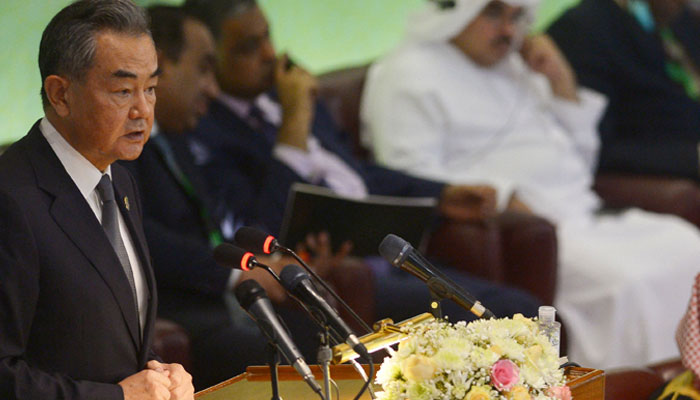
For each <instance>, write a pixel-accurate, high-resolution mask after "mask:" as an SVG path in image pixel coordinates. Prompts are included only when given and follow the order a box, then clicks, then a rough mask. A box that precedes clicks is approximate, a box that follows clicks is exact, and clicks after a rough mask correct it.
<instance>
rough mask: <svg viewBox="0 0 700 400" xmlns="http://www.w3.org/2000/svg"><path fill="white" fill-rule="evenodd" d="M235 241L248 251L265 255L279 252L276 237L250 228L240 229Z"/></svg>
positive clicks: (234, 238)
mask: <svg viewBox="0 0 700 400" xmlns="http://www.w3.org/2000/svg"><path fill="white" fill-rule="evenodd" d="M233 240H234V241H235V242H236V244H238V245H239V246H241V247H243V248H244V249H246V250H248V251H255V252H263V253H265V254H270V253H271V252H273V251H275V250H277V246H278V244H277V239H275V237H274V236H272V235H268V234H267V233H265V232H263V231H261V230H259V229H255V228H251V227H249V226H244V227H242V228H240V229H238V230H237V231H236V234H235V235H234V237H233Z"/></svg>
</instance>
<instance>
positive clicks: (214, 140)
mask: <svg viewBox="0 0 700 400" xmlns="http://www.w3.org/2000/svg"><path fill="white" fill-rule="evenodd" d="M185 9H186V10H187V11H188V12H190V13H192V14H193V15H197V16H198V17H199V18H201V19H202V20H204V21H205V22H206V23H207V25H208V26H209V27H210V28H211V30H212V32H213V33H214V36H215V38H216V39H217V46H218V59H217V78H218V81H219V85H220V86H221V88H222V91H223V93H222V94H221V95H220V96H219V97H218V98H217V100H216V101H215V102H213V103H212V105H211V107H210V110H209V113H208V115H207V116H206V117H204V118H203V119H202V121H201V122H200V124H199V126H198V128H197V130H196V133H195V134H194V135H193V137H192V140H193V152H194V156H195V160H196V162H197V163H198V164H200V165H201V166H202V167H203V168H204V171H205V177H206V179H207V182H208V183H209V184H210V187H211V189H212V191H213V194H214V197H215V198H216V199H218V200H219V201H220V203H219V204H220V205H221V206H222V207H223V208H226V209H228V210H231V211H232V212H233V215H236V216H239V217H241V216H247V217H248V218H249V219H248V220H249V221H255V222H257V223H258V224H260V225H262V226H264V227H265V228H266V229H268V230H269V231H271V232H277V231H278V230H279V228H280V224H281V220H282V215H283V212H284V208H285V204H286V199H287V194H288V192H289V188H290V186H291V185H292V184H293V183H295V182H305V183H312V184H318V185H324V186H327V187H330V188H331V189H333V190H335V191H336V192H337V193H340V194H343V195H347V196H354V197H362V196H364V195H366V194H368V193H371V194H381V195H394V196H432V197H439V198H440V199H441V203H440V209H441V211H443V212H444V213H449V214H450V215H455V214H456V215H458V216H460V217H462V218H465V217H475V216H484V215H487V214H490V213H492V212H493V210H494V207H495V204H494V203H495V197H494V192H493V191H491V190H490V189H488V188H484V187H463V186H447V185H445V184H443V183H440V182H432V181H427V180H422V179H417V178H413V177H410V176H408V175H405V174H403V173H399V172H396V171H393V170H389V169H385V168H381V167H378V166H376V165H374V164H371V163H367V162H363V161H361V160H358V159H357V158H355V157H354V156H353V155H352V152H351V150H350V147H349V144H348V141H347V138H346V137H345V136H343V134H342V133H341V132H340V131H339V130H338V128H337V127H336V126H335V124H334V123H333V121H332V119H331V117H330V115H329V114H328V112H327V111H326V109H325V108H324V107H323V106H322V105H321V104H320V103H319V102H317V101H316V100H315V96H314V91H315V88H316V82H315V79H314V78H313V77H312V76H311V75H309V74H308V73H307V72H306V71H304V70H303V69H301V68H300V67H298V66H295V65H293V64H291V63H290V62H289V60H288V59H286V57H282V58H277V57H276V56H275V52H274V48H273V47H272V44H271V42H270V37H269V29H268V25H267V21H266V19H265V17H264V15H263V14H262V12H261V10H260V9H259V8H258V6H257V4H256V2H255V1H251V0H233V1H232V0H190V1H188V2H186V3H185ZM230 225H235V221H233V223H231V224H230ZM375 264H376V265H375ZM373 267H374V272H375V275H376V276H375V286H376V288H377V290H376V292H377V309H376V315H377V316H378V317H382V318H383V317H392V318H394V319H395V320H400V319H402V318H405V317H409V316H413V315H415V314H417V313H420V312H424V311H426V305H427V304H428V303H429V301H430V297H429V293H428V290H427V288H425V285H424V284H423V283H422V282H420V281H418V280H417V279H416V278H414V277H413V276H410V275H408V274H406V273H403V272H402V271H399V270H397V269H394V268H393V267H389V266H388V264H386V263H384V262H379V263H373ZM446 272H447V273H448V274H450V275H451V276H452V277H453V278H454V279H455V280H457V281H458V282H459V283H460V284H461V285H462V286H464V287H465V288H467V290H469V291H471V292H472V293H473V294H474V295H475V296H476V297H477V298H479V299H480V300H481V301H482V303H484V304H485V305H486V306H487V307H489V308H491V310H492V311H493V312H494V313H495V314H496V315H499V316H510V315H512V314H513V313H515V312H523V313H525V314H527V315H534V314H535V313H536V309H537V301H536V300H534V299H533V298H532V297H530V296H529V295H526V294H525V293H521V292H518V291H516V290H514V289H508V288H503V287H498V286H496V285H493V284H491V283H488V282H484V281H479V280H477V279H473V278H471V277H467V276H466V275H464V274H461V273H457V272H456V271H453V270H447V271H446ZM358 284H359V283H358ZM446 303H447V304H445V310H446V314H447V315H449V316H450V317H452V318H453V319H465V318H466V319H469V318H471V316H470V314H468V313H466V312H465V311H464V310H462V309H459V308H458V307H456V306H455V305H454V304H451V303H450V302H446Z"/></svg>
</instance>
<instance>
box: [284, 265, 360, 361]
mask: <svg viewBox="0 0 700 400" xmlns="http://www.w3.org/2000/svg"><path fill="white" fill-rule="evenodd" d="M280 283H282V286H284V288H285V289H287V291H288V292H290V293H292V294H293V295H294V296H295V297H297V298H298V299H300V300H301V301H303V302H304V304H306V306H307V307H309V309H311V310H315V311H317V312H320V313H321V315H322V316H323V319H324V320H325V321H326V322H327V323H328V324H329V325H331V326H332V327H333V329H334V330H335V331H336V332H337V333H338V334H339V335H340V337H341V338H342V339H343V341H345V343H347V344H348V346H350V347H351V348H352V349H353V350H354V351H355V352H356V353H357V354H359V355H360V356H361V357H363V358H365V359H369V352H368V351H367V348H366V347H365V345H364V344H362V342H360V340H359V339H358V338H357V336H356V335H355V332H353V331H352V329H350V327H349V326H348V325H347V324H346V323H345V321H343V319H342V318H340V316H339V315H338V312H337V311H336V310H335V309H334V308H333V307H331V305H330V304H328V302H327V301H326V300H325V299H324V298H323V297H322V296H321V295H320V294H319V293H318V292H317V291H316V289H315V288H314V286H313V284H312V283H311V277H310V276H309V274H307V273H306V272H304V270H302V269H301V268H300V267H299V266H297V265H294V264H290V265H287V266H286V267H284V268H283V269H282V272H281V273H280Z"/></svg>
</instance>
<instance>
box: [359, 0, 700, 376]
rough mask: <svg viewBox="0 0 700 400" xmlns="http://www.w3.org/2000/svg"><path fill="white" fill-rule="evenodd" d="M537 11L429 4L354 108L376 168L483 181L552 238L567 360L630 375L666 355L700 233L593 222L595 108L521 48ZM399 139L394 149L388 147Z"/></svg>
mask: <svg viewBox="0 0 700 400" xmlns="http://www.w3.org/2000/svg"><path fill="white" fill-rule="evenodd" d="M536 3H537V1H536V0H508V1H498V0H494V1H489V0H478V1H473V0H457V1H455V2H441V1H438V2H432V3H431V4H430V5H429V6H428V7H427V8H426V9H425V10H424V11H423V12H422V13H420V14H419V15H418V16H417V17H416V18H415V19H414V20H412V21H411V24H409V30H408V33H407V35H406V38H405V40H404V42H403V43H402V44H401V45H400V46H399V48H397V49H396V50H395V51H394V52H392V53H390V54H389V55H388V56H386V57H385V58H384V59H382V60H380V61H379V62H377V63H376V64H374V65H373V66H372V68H371V70H370V72H369V75H368V81H367V85H366V88H365V95H364V98H363V102H362V111H361V113H362V120H363V123H364V126H365V128H366V129H365V131H364V135H365V136H366V137H367V139H369V140H370V141H371V142H372V143H373V150H374V153H375V155H376V156H377V158H378V160H379V161H380V162H381V163H383V164H386V165H388V166H392V167H394V168H399V169H403V170H406V171H408V172H410V173H412V174H415V175H417V176H422V177H427V178H433V179H444V180H448V181H450V182H454V183H463V184H468V183H473V182H481V183H483V182H488V183H489V184H490V185H492V186H493V188H494V189H495V190H496V192H497V197H498V199H499V201H498V203H499V207H504V208H505V207H508V206H509V205H510V206H513V205H515V204H517V206H518V207H527V208H529V209H531V210H532V211H533V212H535V213H537V214H539V215H542V216H544V217H546V218H548V219H550V220H551V221H553V222H554V223H555V224H556V226H557V234H558V239H559V245H560V254H559V255H560V264H559V275H558V287H557V294H556V298H555V306H556V307H557V309H558V310H559V311H560V312H561V315H562V318H563V319H564V320H565V321H566V322H567V327H568V328H569V330H568V333H569V349H570V352H569V356H570V358H571V359H572V360H574V361H576V362H578V363H581V364H583V365H587V366H591V367H596V368H608V367H612V366H620V365H640V364H645V363H647V362H650V361H656V360H661V359H664V358H668V357H672V356H674V355H676V354H677V350H676V348H675V345H674V343H673V337H672V335H671V334H670V333H669V331H668V327H669V326H672V325H673V324H675V321H677V320H678V319H679V318H680V312H681V311H680V310H682V309H683V304H684V302H685V299H684V298H683V296H679V295H678V293H677V292H676V289H677V287H678V286H679V285H683V284H684V282H687V281H689V280H690V279H692V277H693V276H694V274H695V272H696V271H697V264H698V262H699V261H700V235H698V232H697V230H696V229H695V228H694V227H693V226H691V225H689V224H688V223H686V222H684V221H681V220H679V219H677V218H675V217H669V216H660V215H655V214H651V213H646V212H643V211H641V210H627V211H624V212H620V213H619V214H617V215H610V214H608V215H605V214H601V213H599V212H598V211H599V208H600V205H601V202H600V199H599V198H598V197H597V196H596V194H595V193H594V192H593V191H592V190H591V182H592V177H593V170H594V169H595V164H596V156H597V151H598V136H597V133H596V129H595V128H596V124H597V122H598V119H599V116H600V115H601V113H602V111H603V108H604V106H605V101H604V98H602V96H600V95H599V94H597V93H593V92H591V91H589V90H582V89H579V88H578V86H577V83H576V77H575V75H574V73H573V72H572V69H571V67H570V66H569V64H568V63H567V61H566V59H565V58H564V57H563V56H562V55H561V53H560V52H559V51H558V49H557V48H556V46H555V45H554V44H553V42H552V40H551V39H549V38H548V37H547V36H534V37H527V38H525V37H524V33H525V32H526V29H527V27H528V20H529V19H530V18H531V17H532V14H533V12H534V9H535V6H536ZM399 139H400V140H399Z"/></svg>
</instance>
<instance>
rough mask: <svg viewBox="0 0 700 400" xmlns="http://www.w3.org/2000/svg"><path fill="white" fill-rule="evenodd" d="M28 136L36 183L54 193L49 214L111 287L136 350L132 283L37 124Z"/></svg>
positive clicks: (137, 333)
mask: <svg viewBox="0 0 700 400" xmlns="http://www.w3.org/2000/svg"><path fill="white" fill-rule="evenodd" d="M28 140H29V143H30V146H29V148H31V149H36V151H33V152H30V153H29V157H30V160H31V163H32V166H33V167H34V172H35V174H36V177H37V183H38V185H39V187H41V188H42V189H43V190H45V191H46V192H48V193H50V194H51V195H53V196H54V201H53V203H52V205H51V208H50V213H51V215H52V217H53V218H54V220H55V221H56V224H57V225H58V226H59V227H60V228H61V229H62V230H63V232H64V233H65V234H66V236H68V237H69V238H70V240H71V241H72V242H73V243H74V244H75V246H76V247H77V248H78V249H80V251H81V252H82V253H83V255H84V256H85V257H86V258H87V259H88V260H89V261H90V263H91V264H92V265H93V267H94V268H95V269H96V270H97V272H98V273H99V274H100V276H101V277H102V279H103V280H104V281H105V283H106V284H107V286H108V287H109V288H110V291H111V292H112V295H113V296H114V298H115V299H116V300H117V304H119V308H120V310H121V312H122V316H123V318H124V321H125V323H126V325H127V327H128V330H129V333H130V334H131V338H132V340H133V343H134V347H135V349H137V351H138V349H139V347H140V346H139V344H140V334H139V326H138V325H139V324H138V316H137V315H136V313H135V310H136V307H135V305H134V300H133V297H132V294H131V293H132V292H131V287H130V285H129V282H128V280H127V279H126V275H125V274H124V270H123V269H122V267H121V264H120V262H119V259H118V257H117V255H116V253H115V252H114V249H113V248H112V245H111V244H110V243H109V240H108V239H107V235H105V233H104V230H103V229H102V226H101V225H100V223H99V221H98V220H97V218H96V217H95V214H94V213H93V211H92V209H91V208H90V206H89V205H88V204H87V202H86V201H85V198H84V197H83V196H82V194H81V193H80V191H79V190H78V188H77V186H76V185H75V183H74V182H73V180H72V179H71V178H70V176H69V175H68V173H67V172H66V171H65V169H64V168H63V165H62V164H61V162H60V161H59V160H58V157H57V156H56V154H55V153H54V152H53V150H52V149H51V146H49V144H48V142H47V141H46V139H44V136H43V135H42V133H41V131H40V130H39V128H38V124H37V125H35V126H34V128H32V130H31V131H30V133H29V137H28Z"/></svg>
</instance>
